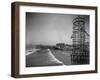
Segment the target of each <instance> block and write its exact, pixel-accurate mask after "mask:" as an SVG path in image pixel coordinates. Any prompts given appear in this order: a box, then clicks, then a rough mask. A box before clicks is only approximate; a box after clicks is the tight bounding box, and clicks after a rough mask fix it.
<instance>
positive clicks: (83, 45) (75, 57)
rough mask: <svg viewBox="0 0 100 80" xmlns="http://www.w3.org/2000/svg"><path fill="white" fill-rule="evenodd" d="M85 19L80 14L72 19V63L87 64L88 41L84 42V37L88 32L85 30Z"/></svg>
mask: <svg viewBox="0 0 100 80" xmlns="http://www.w3.org/2000/svg"><path fill="white" fill-rule="evenodd" d="M85 23H86V22H85V19H84V18H83V17H82V16H77V17H76V18H75V19H74V20H73V34H72V36H71V38H72V41H73V50H72V54H71V63H72V64H73V65H74V64H89V42H86V37H87V36H88V37H89V34H88V33H87V32H86V31H85Z"/></svg>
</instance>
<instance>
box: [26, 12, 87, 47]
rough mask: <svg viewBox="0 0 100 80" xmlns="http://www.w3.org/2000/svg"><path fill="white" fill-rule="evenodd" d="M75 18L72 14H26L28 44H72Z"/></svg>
mask: <svg viewBox="0 0 100 80" xmlns="http://www.w3.org/2000/svg"><path fill="white" fill-rule="evenodd" d="M75 17H76V15H70V14H54V13H26V44H28V45H29V44H33V45H36V44H44V45H55V44H56V43H66V44H72V39H71V35H72V31H73V29H72V28H73V24H72V20H73V19H74V18H75ZM87 25H88V24H87Z"/></svg>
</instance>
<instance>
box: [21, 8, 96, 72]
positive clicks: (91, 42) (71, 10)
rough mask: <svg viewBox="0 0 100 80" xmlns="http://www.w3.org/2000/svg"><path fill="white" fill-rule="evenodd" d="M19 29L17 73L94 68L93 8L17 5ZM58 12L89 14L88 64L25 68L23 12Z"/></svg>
mask: <svg viewBox="0 0 100 80" xmlns="http://www.w3.org/2000/svg"><path fill="white" fill-rule="evenodd" d="M19 10H20V11H19V12H20V13H19V14H20V16H19V20H20V24H19V28H20V29H19V30H20V35H19V36H20V38H19V39H20V43H19V44H20V51H19V60H20V61H19V65H20V66H19V69H20V70H19V74H40V73H55V72H74V71H90V70H95V10H88V9H73V8H54V7H37V6H34V7H32V6H20V7H19ZM26 12H41V13H58V14H77V15H78V14H81V15H90V64H89V65H72V66H71V65H70V66H52V67H51V66H50V67H49V66H48V67H33V68H26V66H25V26H26V25H25V19H26V17H25V13H26Z"/></svg>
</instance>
